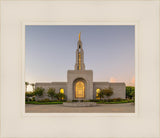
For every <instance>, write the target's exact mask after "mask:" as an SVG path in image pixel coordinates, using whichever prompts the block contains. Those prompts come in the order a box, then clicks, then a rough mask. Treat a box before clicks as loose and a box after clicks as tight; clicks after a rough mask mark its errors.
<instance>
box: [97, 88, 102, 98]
mask: <svg viewBox="0 0 160 138" xmlns="http://www.w3.org/2000/svg"><path fill="white" fill-rule="evenodd" d="M100 91H101V90H100V89H99V88H98V89H97V90H96V99H100V97H98V94H99V93H100Z"/></svg>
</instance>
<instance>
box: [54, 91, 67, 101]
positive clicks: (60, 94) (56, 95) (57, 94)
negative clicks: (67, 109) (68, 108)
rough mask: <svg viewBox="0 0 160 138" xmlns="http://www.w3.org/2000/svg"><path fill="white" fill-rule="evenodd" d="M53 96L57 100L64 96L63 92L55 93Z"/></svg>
mask: <svg viewBox="0 0 160 138" xmlns="http://www.w3.org/2000/svg"><path fill="white" fill-rule="evenodd" d="M54 97H55V98H57V100H61V101H62V100H63V99H64V98H65V97H66V96H65V95H64V93H56V94H55V96H54Z"/></svg>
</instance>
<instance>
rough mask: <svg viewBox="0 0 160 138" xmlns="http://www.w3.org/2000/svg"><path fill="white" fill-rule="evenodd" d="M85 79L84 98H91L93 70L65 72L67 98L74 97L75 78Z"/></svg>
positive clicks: (71, 98)
mask: <svg viewBox="0 0 160 138" xmlns="http://www.w3.org/2000/svg"><path fill="white" fill-rule="evenodd" d="M78 78H79V79H84V80H85V81H86V88H85V98H84V100H90V99H93V71H92V70H68V72H67V95H68V100H69V101H71V100H73V99H75V95H74V89H73V87H74V86H73V84H74V81H76V80H77V79H78Z"/></svg>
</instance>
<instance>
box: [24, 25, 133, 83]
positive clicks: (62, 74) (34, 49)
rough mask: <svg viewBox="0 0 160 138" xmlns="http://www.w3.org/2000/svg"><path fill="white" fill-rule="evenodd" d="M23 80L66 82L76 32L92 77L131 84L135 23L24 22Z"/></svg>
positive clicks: (72, 55) (73, 58) (101, 80)
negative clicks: (68, 24) (67, 23)
mask: <svg viewBox="0 0 160 138" xmlns="http://www.w3.org/2000/svg"><path fill="white" fill-rule="evenodd" d="M25 31H26V32H25V73H26V74H25V80H26V81H27V82H29V83H35V82H66V81H67V70H73V69H74V65H75V60H76V57H75V56H76V53H75V52H76V48H77V41H78V35H79V32H81V41H82V43H83V50H84V63H85V66H86V69H89V70H93V81H96V82H103V81H107V82H125V83H126V85H134V84H135V27H134V26H133V25H103V26H102V25H92V26H86V25H83V26H82V25H81V26H77V25H75V26H55V25H46V26H45V25H43V26H41V25H38V26H37V25H27V26H26V30H25Z"/></svg>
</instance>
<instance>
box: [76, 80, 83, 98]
mask: <svg viewBox="0 0 160 138" xmlns="http://www.w3.org/2000/svg"><path fill="white" fill-rule="evenodd" d="M84 96H85V84H84V82H83V81H77V82H76V84H75V98H80V99H81V98H84Z"/></svg>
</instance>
